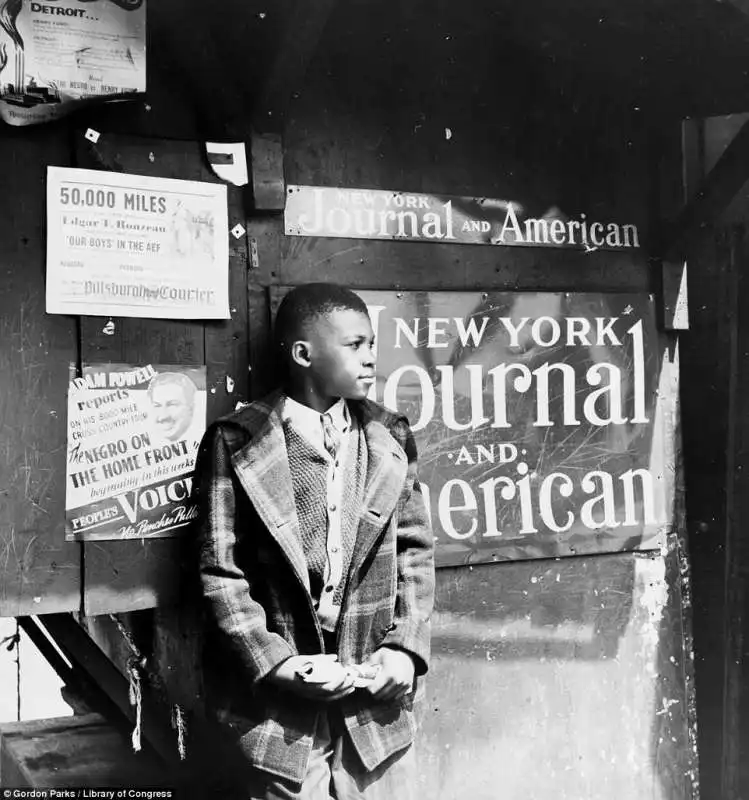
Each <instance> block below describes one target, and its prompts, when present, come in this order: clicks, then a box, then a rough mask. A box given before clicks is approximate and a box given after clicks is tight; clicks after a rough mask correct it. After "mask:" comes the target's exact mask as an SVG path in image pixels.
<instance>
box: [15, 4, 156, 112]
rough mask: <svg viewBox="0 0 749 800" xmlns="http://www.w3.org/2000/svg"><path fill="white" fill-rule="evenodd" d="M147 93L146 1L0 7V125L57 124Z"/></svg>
mask: <svg viewBox="0 0 749 800" xmlns="http://www.w3.org/2000/svg"><path fill="white" fill-rule="evenodd" d="M145 89H146V3H145V0H41V1H40V2H34V0H0V118H2V119H3V120H4V121H5V122H7V123H8V124H10V125H33V124H35V123H38V122H47V121H49V120H52V119H57V118H59V117H61V116H63V115H65V114H66V113H68V112H69V111H71V110H73V109H75V108H76V106H77V105H78V104H79V103H80V102H82V101H84V100H93V99H102V98H111V97H117V96H123V95H124V96H127V95H132V94H133V93H135V92H143V91H145Z"/></svg>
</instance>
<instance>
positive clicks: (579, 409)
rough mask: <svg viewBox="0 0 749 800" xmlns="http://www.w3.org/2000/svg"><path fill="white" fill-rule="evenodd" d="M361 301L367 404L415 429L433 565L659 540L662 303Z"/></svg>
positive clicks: (488, 298) (606, 298)
mask: <svg viewBox="0 0 749 800" xmlns="http://www.w3.org/2000/svg"><path fill="white" fill-rule="evenodd" d="M360 295H361V296H362V298H363V299H364V300H365V302H366V303H367V304H368V306H369V310H370V316H371V319H372V323H373V327H374V329H375V336H376V342H377V380H376V383H375V385H374V386H373V388H372V390H371V393H370V396H371V398H372V399H374V400H376V401H379V402H381V403H384V404H385V405H386V406H388V407H390V408H392V409H397V410H400V411H402V412H404V413H405V414H406V415H407V416H408V417H409V419H410V422H411V425H412V428H413V430H414V432H415V436H416V444H417V448H418V452H419V477H420V482H421V484H422V488H423V490H424V494H425V497H426V500H427V505H428V508H429V510H430V514H431V519H432V523H433V529H434V533H435V537H436V542H437V563H438V564H440V565H442V566H446V565H451V564H452V565H454V564H463V563H473V562H481V561H493V560H503V559H525V558H550V557H557V556H568V555H575V554H584V553H601V552H615V551H622V550H637V549H651V548H658V547H660V546H661V544H662V543H663V541H664V538H663V537H664V534H665V531H666V529H667V522H668V513H667V509H668V507H669V502H668V498H667V496H666V495H667V491H668V489H667V486H668V485H669V481H668V480H666V473H667V472H668V471H669V469H671V468H672V466H673V464H672V462H671V465H670V467H669V464H668V458H669V456H668V452H669V451H668V446H667V442H666V438H667V437H666V435H665V434H664V420H665V419H666V418H667V415H668V404H669V403H670V402H671V400H670V388H669V387H668V386H659V381H661V380H663V378H661V377H660V376H661V370H660V354H659V353H658V350H657V341H658V337H657V332H656V327H655V316H654V310H653V302H652V298H650V297H648V296H643V295H618V294H617V295H600V294H562V293H558V294H550V293H549V294H536V293H534V294H523V293H510V292H490V293H486V294H481V293H478V292H465V293H463V292H398V293H395V292H380V291H371V292H370V291H366V292H360Z"/></svg>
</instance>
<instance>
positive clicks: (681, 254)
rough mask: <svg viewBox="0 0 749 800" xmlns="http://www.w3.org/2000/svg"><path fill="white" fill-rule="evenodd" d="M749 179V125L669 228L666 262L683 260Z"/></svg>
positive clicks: (664, 243)
mask: <svg viewBox="0 0 749 800" xmlns="http://www.w3.org/2000/svg"><path fill="white" fill-rule="evenodd" d="M748 179H749V122H747V123H745V124H744V125H743V127H742V128H741V129H740V130H739V132H738V133H737V134H736V136H735V137H734V138H733V140H732V141H731V143H730V144H729V145H728V147H726V149H725V151H724V152H723V155H722V156H721V157H720V158H719V159H718V161H717V163H716V164H715V166H714V167H713V168H712V170H710V172H709V173H708V174H707V175H706V177H705V179H704V180H703V181H702V183H701V184H700V187H699V189H698V190H697V192H696V193H695V195H694V197H693V198H691V199H690V200H689V201H687V203H686V205H685V206H684V208H683V209H682V210H681V212H680V213H679V215H678V216H677V218H676V219H675V220H674V221H673V222H672V223H671V224H670V225H668V226H667V227H666V230H665V231H664V238H663V240H662V242H661V243H660V245H661V246H660V248H659V251H660V253H661V254H662V255H663V256H664V260H667V261H672V262H676V263H678V262H680V261H684V260H685V259H686V257H687V255H688V254H689V252H690V249H692V248H693V247H694V246H695V245H696V243H697V242H698V241H699V240H700V239H701V238H703V237H704V236H705V234H706V233H707V231H708V230H709V228H710V226H711V225H712V223H714V222H715V221H716V220H717V219H718V218H719V217H720V215H721V213H722V212H723V211H725V210H726V209H727V208H728V206H729V205H730V203H731V201H732V200H733V199H734V197H735V196H736V193H737V192H738V191H739V189H741V187H742V186H743V185H744V184H745V183H746V181H747V180H748Z"/></svg>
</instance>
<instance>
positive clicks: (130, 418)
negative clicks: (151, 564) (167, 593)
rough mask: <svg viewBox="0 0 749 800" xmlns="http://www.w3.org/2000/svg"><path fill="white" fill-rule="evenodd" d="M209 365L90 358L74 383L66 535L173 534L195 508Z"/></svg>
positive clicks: (77, 537)
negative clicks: (196, 468) (101, 361)
mask: <svg viewBox="0 0 749 800" xmlns="http://www.w3.org/2000/svg"><path fill="white" fill-rule="evenodd" d="M205 427H206V380H205V367H204V366H200V367H185V366H169V365H164V364H145V365H143V366H137V365H132V364H89V365H86V366H84V367H83V371H82V374H81V375H80V376H75V373H74V370H73V367H71V379H70V386H69V392H68V448H67V474H66V494H65V538H66V539H68V540H71V541H78V540H93V539H138V538H155V537H167V536H176V535H178V534H180V533H181V532H183V531H184V529H185V528H186V527H187V526H188V525H189V524H190V522H191V521H192V520H193V519H194V518H195V515H196V513H197V510H196V507H195V504H194V503H193V502H192V501H191V499H190V495H191V489H192V472H193V468H194V466H195V457H196V455H197V451H198V445H199V444H200V440H201V438H202V436H203V433H204V432H205Z"/></svg>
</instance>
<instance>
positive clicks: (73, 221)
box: [46, 167, 230, 319]
mask: <svg viewBox="0 0 749 800" xmlns="http://www.w3.org/2000/svg"><path fill="white" fill-rule="evenodd" d="M46 298H47V306H46V308H47V313H49V314H88V315H94V316H112V317H152V318H158V319H228V318H229V316H230V314H229V232H228V210H227V195H226V186H225V185H223V184H215V183H200V182H198V181H182V180H174V179H172V178H151V177H145V176H140V175H125V174H123V173H114V172H100V171H98V170H85V169H67V168H63V167H49V168H48V170H47V295H46Z"/></svg>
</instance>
